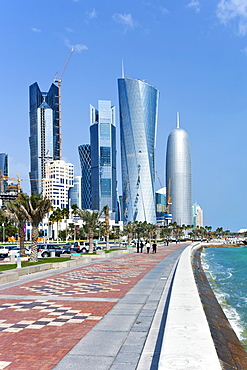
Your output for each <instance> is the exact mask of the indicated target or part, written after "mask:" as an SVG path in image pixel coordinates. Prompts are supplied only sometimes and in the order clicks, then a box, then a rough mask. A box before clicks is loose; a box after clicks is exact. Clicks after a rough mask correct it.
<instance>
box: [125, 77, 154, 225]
mask: <svg viewBox="0 0 247 370" xmlns="http://www.w3.org/2000/svg"><path fill="white" fill-rule="evenodd" d="M118 91H119V107H120V140H121V159H122V186H123V221H124V223H128V222H134V221H147V222H148V223H152V224H155V223H156V210H155V204H156V202H155V146H156V130H157V119H158V100H159V91H158V90H157V89H156V88H154V87H153V86H150V85H149V84H147V83H145V82H143V81H140V80H136V79H130V78H120V79H118Z"/></svg>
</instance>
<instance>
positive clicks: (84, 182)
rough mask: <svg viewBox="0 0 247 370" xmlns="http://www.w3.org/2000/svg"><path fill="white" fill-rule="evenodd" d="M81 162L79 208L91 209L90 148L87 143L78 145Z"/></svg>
mask: <svg viewBox="0 0 247 370" xmlns="http://www.w3.org/2000/svg"><path fill="white" fill-rule="evenodd" d="M78 151H79V158H80V163H81V208H82V209H91V206H92V194H91V149H90V145H89V144H84V145H79V146H78Z"/></svg>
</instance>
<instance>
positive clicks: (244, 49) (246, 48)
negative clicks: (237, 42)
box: [241, 46, 247, 55]
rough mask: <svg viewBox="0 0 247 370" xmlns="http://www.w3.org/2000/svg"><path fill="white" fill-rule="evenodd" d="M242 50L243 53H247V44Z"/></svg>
mask: <svg viewBox="0 0 247 370" xmlns="http://www.w3.org/2000/svg"><path fill="white" fill-rule="evenodd" d="M241 51H242V53H244V54H246V55H247V46H245V48H243V49H242V50H241Z"/></svg>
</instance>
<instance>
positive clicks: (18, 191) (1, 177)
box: [0, 174, 44, 198]
mask: <svg viewBox="0 0 247 370" xmlns="http://www.w3.org/2000/svg"><path fill="white" fill-rule="evenodd" d="M16 176H17V178H14V177H10V176H5V175H1V174H0V183H1V184H2V183H3V182H4V181H17V194H18V198H19V197H20V194H21V181H44V179H20V178H19V176H18V175H16ZM0 187H1V188H2V189H3V187H2V185H1V186H0Z"/></svg>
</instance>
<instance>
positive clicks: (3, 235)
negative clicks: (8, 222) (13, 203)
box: [2, 222, 5, 243]
mask: <svg viewBox="0 0 247 370" xmlns="http://www.w3.org/2000/svg"><path fill="white" fill-rule="evenodd" d="M2 228H3V243H4V241H5V228H4V222H3V223H2Z"/></svg>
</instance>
